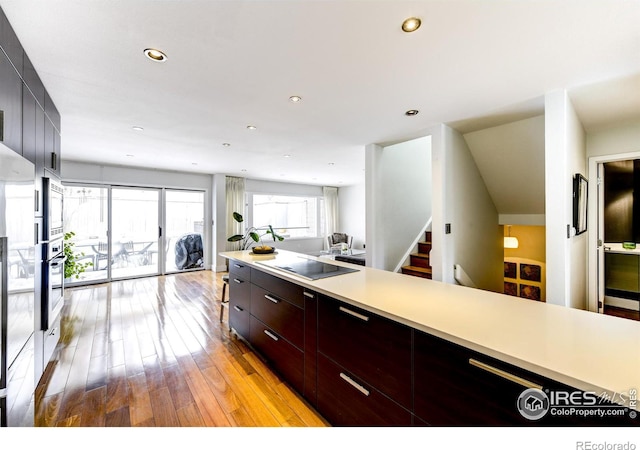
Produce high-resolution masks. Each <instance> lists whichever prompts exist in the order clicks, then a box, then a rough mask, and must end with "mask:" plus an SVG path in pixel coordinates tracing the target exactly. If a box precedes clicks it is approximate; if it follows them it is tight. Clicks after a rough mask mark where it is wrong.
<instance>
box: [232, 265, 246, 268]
mask: <svg viewBox="0 0 640 450" xmlns="http://www.w3.org/2000/svg"><path fill="white" fill-rule="evenodd" d="M233 267H236V268H238V269H242V268H243V267H244V266H243V265H241V264H234V265H233Z"/></svg>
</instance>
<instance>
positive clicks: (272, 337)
mask: <svg viewBox="0 0 640 450" xmlns="http://www.w3.org/2000/svg"><path fill="white" fill-rule="evenodd" d="M264 334H266V335H267V336H269V337H270V338H271V339H273V340H274V341H278V340H279V339H278V336H276V335H275V334H273V333H272V332H271V331H269V330H264Z"/></svg>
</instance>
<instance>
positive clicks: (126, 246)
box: [111, 187, 160, 278]
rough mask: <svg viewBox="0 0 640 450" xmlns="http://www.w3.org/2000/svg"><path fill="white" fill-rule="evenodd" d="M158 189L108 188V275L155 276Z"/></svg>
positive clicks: (156, 266)
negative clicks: (109, 238)
mask: <svg viewBox="0 0 640 450" xmlns="http://www.w3.org/2000/svg"><path fill="white" fill-rule="evenodd" d="M159 218H160V189H148V188H129V187H113V188H111V277H112V278H129V277H136V276H141V275H154V274H158V273H159V269H158V267H159V266H158V257H157V254H158V239H159V229H160V228H159Z"/></svg>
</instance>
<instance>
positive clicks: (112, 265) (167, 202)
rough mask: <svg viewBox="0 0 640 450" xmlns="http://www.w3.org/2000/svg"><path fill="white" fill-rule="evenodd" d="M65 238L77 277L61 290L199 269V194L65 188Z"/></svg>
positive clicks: (202, 254)
mask: <svg viewBox="0 0 640 450" xmlns="http://www.w3.org/2000/svg"><path fill="white" fill-rule="evenodd" d="M64 208H65V232H66V231H71V232H73V233H74V236H72V237H71V239H70V240H71V243H72V244H73V251H74V253H76V255H77V259H76V261H77V263H78V265H82V267H83V271H82V272H81V273H80V274H78V275H77V276H73V277H72V278H69V279H67V280H66V284H67V285H78V284H87V283H95V282H104V281H109V280H112V279H121V278H131V277H137V276H148V275H156V274H161V273H163V274H164V273H175V272H182V271H187V270H199V269H203V268H204V267H205V264H204V262H205V257H206V254H205V248H206V245H205V242H204V238H205V235H204V217H205V192H204V191H192V190H178V189H162V188H139V187H126V186H104V185H102V186H101V185H88V184H67V185H65V201H64Z"/></svg>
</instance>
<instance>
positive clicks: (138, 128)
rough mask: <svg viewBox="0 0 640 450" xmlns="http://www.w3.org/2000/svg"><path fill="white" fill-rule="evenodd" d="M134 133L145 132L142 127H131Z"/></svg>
mask: <svg viewBox="0 0 640 450" xmlns="http://www.w3.org/2000/svg"><path fill="white" fill-rule="evenodd" d="M131 128H132V129H133V130H134V131H144V128H142V127H131Z"/></svg>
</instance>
